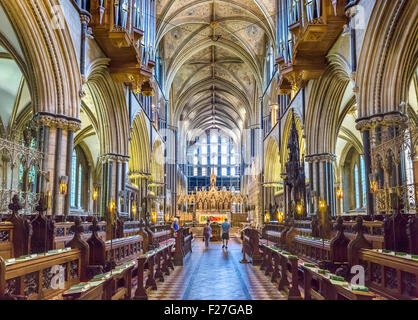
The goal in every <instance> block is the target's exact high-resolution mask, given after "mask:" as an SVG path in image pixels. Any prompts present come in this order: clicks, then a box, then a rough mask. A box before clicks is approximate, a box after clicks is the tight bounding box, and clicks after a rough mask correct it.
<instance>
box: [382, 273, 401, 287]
mask: <svg viewBox="0 0 418 320" xmlns="http://www.w3.org/2000/svg"><path fill="white" fill-rule="evenodd" d="M384 268H385V280H386V287H387V288H389V289H392V290H395V289H396V288H397V287H398V278H397V277H396V269H393V268H391V267H384Z"/></svg>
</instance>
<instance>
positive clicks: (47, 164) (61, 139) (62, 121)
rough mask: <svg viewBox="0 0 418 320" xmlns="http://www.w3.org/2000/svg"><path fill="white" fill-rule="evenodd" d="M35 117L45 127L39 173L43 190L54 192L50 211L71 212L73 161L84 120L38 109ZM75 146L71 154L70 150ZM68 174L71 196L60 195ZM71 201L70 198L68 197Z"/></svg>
mask: <svg viewBox="0 0 418 320" xmlns="http://www.w3.org/2000/svg"><path fill="white" fill-rule="evenodd" d="M34 119H36V121H37V122H38V123H39V126H40V127H41V137H42V143H41V146H40V147H41V150H42V152H43V153H44V160H43V162H42V167H41V171H42V174H41V175H40V176H38V181H39V182H40V187H39V191H41V192H44V193H48V192H49V193H50V195H51V198H50V207H49V208H48V210H47V214H52V215H62V214H65V215H66V214H67V210H66V207H67V203H66V202H67V200H66V199H67V198H68V197H69V192H70V186H71V182H70V178H71V169H72V166H71V161H70V160H69V159H68V157H72V147H73V143H74V142H73V140H74V132H75V131H77V130H78V129H80V126H81V121H80V120H78V119H75V118H70V117H67V116H63V115H56V114H51V113H47V112H38V113H36V114H35V115H34ZM70 148H71V151H70V154H69V149H70ZM62 176H67V177H68V178H67V179H68V180H67V181H68V182H67V195H66V196H63V195H61V194H60V178H61V177H62ZM68 201H69V200H68Z"/></svg>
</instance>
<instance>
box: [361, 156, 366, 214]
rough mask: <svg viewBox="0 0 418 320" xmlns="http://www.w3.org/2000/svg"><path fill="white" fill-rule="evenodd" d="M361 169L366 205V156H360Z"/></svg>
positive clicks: (364, 204) (364, 202)
mask: <svg viewBox="0 0 418 320" xmlns="http://www.w3.org/2000/svg"><path fill="white" fill-rule="evenodd" d="M360 170H361V191H362V193H363V198H362V199H363V207H365V206H366V195H367V191H366V168H365V166H364V157H363V156H360Z"/></svg>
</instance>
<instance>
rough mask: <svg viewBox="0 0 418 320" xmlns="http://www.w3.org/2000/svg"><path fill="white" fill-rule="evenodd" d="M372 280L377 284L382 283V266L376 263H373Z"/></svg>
mask: <svg viewBox="0 0 418 320" xmlns="http://www.w3.org/2000/svg"><path fill="white" fill-rule="evenodd" d="M371 271H372V279H371V280H372V281H373V282H374V283H377V284H381V283H382V266H381V265H379V264H376V263H371Z"/></svg>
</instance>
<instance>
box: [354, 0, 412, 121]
mask: <svg viewBox="0 0 418 320" xmlns="http://www.w3.org/2000/svg"><path fill="white" fill-rule="evenodd" d="M417 20H418V10H417V7H416V2H415V1H406V0H393V1H376V4H375V6H374V8H373V10H372V14H371V17H370V20H369V24H368V27H367V30H366V34H365V36H364V40H363V47H362V48H361V53H360V57H359V63H358V70H357V75H356V84H357V87H358V103H359V117H360V118H364V117H370V116H372V115H374V114H381V113H386V112H390V111H398V110H399V105H400V104H401V102H402V101H407V94H408V88H409V81H410V79H411V78H412V75H413V73H414V72H415V69H416V66H417V64H418V59H417V58H418V57H417V54H418V53H417V48H418V25H417V23H416V21H417Z"/></svg>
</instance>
